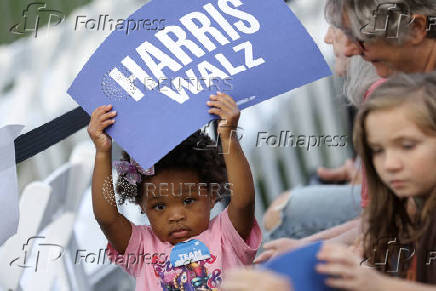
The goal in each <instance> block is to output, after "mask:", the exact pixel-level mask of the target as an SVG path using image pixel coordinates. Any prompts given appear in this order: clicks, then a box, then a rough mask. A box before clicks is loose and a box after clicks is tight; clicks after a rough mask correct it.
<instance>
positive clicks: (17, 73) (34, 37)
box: [0, 0, 352, 291]
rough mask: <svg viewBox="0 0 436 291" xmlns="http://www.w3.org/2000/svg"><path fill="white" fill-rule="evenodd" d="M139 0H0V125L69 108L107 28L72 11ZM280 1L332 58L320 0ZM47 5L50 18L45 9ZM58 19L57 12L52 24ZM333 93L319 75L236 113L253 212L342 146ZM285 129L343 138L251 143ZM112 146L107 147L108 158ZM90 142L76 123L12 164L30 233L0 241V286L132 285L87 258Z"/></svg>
mask: <svg viewBox="0 0 436 291" xmlns="http://www.w3.org/2000/svg"><path fill="white" fill-rule="evenodd" d="M154 1H159V0H154ZM147 2H148V1H146V0H116V1H112V0H104V1H103V0H94V1H90V0H74V1H72V0H69V1H67V0H47V1H40V2H32V1H24V0H2V1H1V2H0V11H1V16H2V17H1V18H0V23H1V30H0V76H1V78H0V126H3V125H6V124H23V125H25V128H24V131H23V132H22V133H25V132H29V131H31V130H32V129H34V128H36V127H39V126H41V125H43V124H45V123H47V122H49V121H51V120H53V119H54V118H56V117H58V116H60V115H62V114H64V113H65V112H67V111H70V110H72V109H74V108H76V107H77V106H78V105H77V103H76V102H75V101H73V100H72V98H71V97H70V96H69V95H68V94H67V93H66V91H67V89H68V87H69V86H70V85H71V83H72V81H73V79H74V78H75V76H76V75H77V73H78V72H79V71H80V69H81V68H82V67H83V65H84V64H85V62H86V61H87V60H88V58H89V57H90V56H91V55H92V53H93V52H94V50H95V49H96V48H97V47H98V46H99V44H100V43H101V42H102V41H103V40H104V39H105V38H106V37H107V36H108V35H109V34H110V31H109V30H106V31H101V30H100V31H98V30H85V29H84V28H83V26H82V27H79V28H78V29H75V24H76V19H77V16H81V15H84V16H86V17H87V18H89V19H90V18H94V19H98V17H99V15H106V14H108V15H110V17H111V18H113V19H118V18H127V17H128V16H129V15H130V14H131V13H133V12H134V11H135V10H136V9H138V8H140V7H141V6H142V5H144V4H145V3H147ZM287 4H288V6H289V7H290V9H292V11H293V12H294V13H295V14H296V15H297V17H298V18H299V19H300V20H301V22H302V23H303V25H304V26H305V27H306V29H307V30H308V32H309V33H310V34H311V36H312V37H313V39H314V41H315V42H316V43H317V44H318V46H319V48H320V49H321V52H322V53H323V55H324V56H325V59H326V60H327V62H328V63H329V64H330V65H332V64H333V61H334V55H333V51H332V48H331V47H330V46H328V45H326V44H324V42H323V38H324V34H325V32H326V31H327V28H328V25H327V24H326V22H325V20H324V17H323V5H324V3H323V1H320V0H293V1H288V2H287ZM29 5H30V6H29ZM50 14H51V15H53V14H54V15H57V16H58V17H57V18H56V17H52V18H50V17H49V15H50ZM37 16H38V18H37V19H38V23H37V28H38V29H37V30H35V29H34V27H35V25H34V23H35V17H37ZM60 19H63V21H62V22H61V23H58V22H60V21H59V20H60ZM26 21H27V24H26ZM29 23H31V24H33V25H30V24H29ZM32 28H33V29H32ZM277 29H280V27H278V28H277ZM289 78H292V76H289ZM341 92H342V91H341V80H340V79H338V78H336V77H329V78H324V79H321V80H319V81H317V82H315V83H313V84H310V85H306V86H304V87H302V88H299V89H296V90H293V91H291V92H288V93H285V94H283V95H281V96H278V97H276V98H273V99H272V100H269V101H266V102H263V103H262V104H261V105H259V106H254V107H250V108H248V109H246V110H244V111H243V112H242V115H241V119H240V124H239V125H240V127H241V128H242V130H241V132H242V134H243V138H242V139H241V144H242V147H243V149H244V152H245V153H246V156H247V158H248V160H249V162H250V165H251V169H252V172H253V176H254V180H255V183H256V199H257V201H256V217H257V219H258V221H261V220H262V215H263V213H264V211H265V209H266V208H267V206H268V205H269V204H270V203H271V201H272V200H273V199H274V198H275V197H276V196H278V195H279V194H280V193H282V192H283V191H285V190H288V189H291V188H293V187H296V186H299V185H306V184H308V183H309V177H310V175H311V174H313V173H314V172H315V170H316V168H317V167H319V166H326V167H335V166H339V165H341V164H342V163H343V162H344V161H345V159H347V158H349V157H350V156H351V155H352V149H351V137H350V125H351V122H350V120H349V114H348V109H347V104H346V101H345V99H344V97H343V96H342V93H341ZM286 131H290V132H292V134H293V135H295V136H298V135H300V134H301V135H305V136H311V135H313V136H321V135H324V136H326V135H331V136H347V143H346V146H343V147H341V146H338V147H328V146H326V145H322V146H318V147H311V148H310V149H309V150H308V149H307V148H306V147H272V146H267V145H265V144H263V145H262V146H260V147H259V146H256V140H257V137H258V134H259V132H268V134H275V135H277V136H279V135H280V133H281V132H286ZM120 150H121V149H120V148H119V147H118V146H116V145H115V146H114V159H116V157H117V156H118V155H119V152H120ZM93 151H94V149H93V144H92V143H91V141H90V139H89V137H88V135H87V132H86V128H83V129H81V130H80V131H78V132H77V133H75V134H73V135H71V136H69V137H68V138H66V139H65V140H63V141H61V142H59V143H57V144H56V145H54V146H52V147H50V148H49V149H47V150H45V151H44V152H41V153H39V154H37V155H36V156H34V157H32V158H30V159H28V160H26V161H24V162H21V163H19V164H18V165H17V171H18V180H19V191H20V193H22V194H21V197H20V211H21V213H20V227H24V228H28V229H27V234H34V235H38V237H39V238H33V239H32V242H31V243H28V244H27V245H24V244H25V242H26V241H27V240H29V237H26V236H20V237H15V238H14V240H10V241H8V242H6V243H5V244H4V245H3V246H2V247H1V248H0V267H1V268H0V290H2V288H3V290H38V291H40V290H134V280H133V279H132V278H130V277H129V276H128V274H127V273H125V272H124V271H122V270H121V269H120V268H119V267H116V266H114V265H112V264H110V263H109V262H108V260H107V258H106V260H105V261H103V262H102V260H103V259H101V258H97V256H98V254H99V253H101V251H100V250H102V249H104V248H105V247H106V240H105V238H104V236H103V234H102V233H101V231H100V229H99V227H98V225H97V224H96V222H95V220H94V216H93V212H92V205H91V196H90V189H89V187H90V178H91V174H92V169H93V158H94V157H93ZM114 175H115V173H114ZM120 212H121V213H123V214H125V215H126V216H127V217H128V218H129V219H131V220H132V221H134V222H135V223H137V224H141V223H146V222H147V219H146V217H145V216H144V215H141V214H140V211H139V208H137V207H135V206H133V205H127V206H123V207H121V208H120ZM22 225H25V226H22ZM20 227H19V229H20ZM32 227H33V228H32ZM24 233H26V232H24ZM48 241H49V242H50V243H52V244H56V245H58V246H61V247H62V256H61V258H60V259H56V260H54V259H53V258H56V250H55V248H51V249H50V250H43V249H42V248H41V245H43V242H46V243H47V242H48ZM78 250H82V251H81V252H80V253H79V252H78ZM44 251H45V252H47V255H46V256H45V257H46V258H48V259H46V260H48V261H50V258H52V261H55V262H54V263H53V262H52V263H50V262H46V263H45V266H43V267H41V268H40V270H38V271H37V272H36V271H35V265H36V264H38V258H39V255H40V254H41V257H42V253H43V252H44ZM57 251H58V252H59V250H57ZM87 255H88V256H87ZM50 256H51V257H50ZM98 259H100V260H98ZM11 262H13V263H11ZM18 262H20V263H18ZM35 262H36V263H35ZM39 264H41V265H44V264H43V263H39Z"/></svg>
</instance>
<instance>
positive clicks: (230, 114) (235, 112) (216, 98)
mask: <svg viewBox="0 0 436 291" xmlns="http://www.w3.org/2000/svg"><path fill="white" fill-rule="evenodd" d="M207 105H208V106H210V107H211V108H210V109H209V113H212V114H216V115H218V116H219V117H220V118H221V120H220V122H219V123H218V133H219V134H220V136H221V138H222V139H224V140H225V139H230V138H231V136H230V135H231V134H232V131H233V132H234V135H235V137H237V136H236V130H237V128H238V120H239V116H240V115H241V113H240V111H239V108H238V105H237V104H236V102H235V100H233V99H232V97H230V96H229V95H227V94H224V93H221V92H217V95H210V100H209V101H208V102H207Z"/></svg>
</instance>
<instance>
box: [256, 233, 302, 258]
mask: <svg viewBox="0 0 436 291" xmlns="http://www.w3.org/2000/svg"><path fill="white" fill-rule="evenodd" d="M308 243H309V241H306V240H305V239H291V238H285V237H283V238H279V239H276V240H273V241H270V242H267V243H266V244H264V245H263V248H264V249H265V251H264V252H263V253H261V254H260V255H259V256H258V257H257V258H256V259H255V260H254V263H255V264H259V263H263V262H265V261H267V260H269V259H271V258H274V257H276V256H278V255H280V254H283V253H286V252H289V251H291V250H293V249H296V248H299V247H302V246H305V245H306V244H308Z"/></svg>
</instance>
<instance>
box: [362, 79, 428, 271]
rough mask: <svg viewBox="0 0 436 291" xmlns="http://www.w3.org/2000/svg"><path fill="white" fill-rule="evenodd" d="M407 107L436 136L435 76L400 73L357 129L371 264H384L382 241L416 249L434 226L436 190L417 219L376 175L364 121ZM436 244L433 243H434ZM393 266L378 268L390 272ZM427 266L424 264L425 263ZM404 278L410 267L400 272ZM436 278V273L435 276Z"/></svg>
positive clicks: (374, 100) (373, 102) (375, 99)
mask: <svg viewBox="0 0 436 291" xmlns="http://www.w3.org/2000/svg"><path fill="white" fill-rule="evenodd" d="M403 105H407V106H408V107H407V110H408V114H410V117H411V118H412V119H413V121H414V122H416V124H417V126H418V128H420V129H421V130H422V131H423V132H425V133H426V134H429V135H432V136H436V75H435V74H434V73H433V74H411V75H406V74H398V75H397V76H395V77H393V78H392V79H390V80H388V81H387V82H386V83H384V84H383V85H381V86H380V87H379V88H377V89H376V90H375V91H374V93H373V94H372V95H371V98H370V99H369V100H368V101H367V102H366V103H365V104H364V105H363V106H362V107H361V109H360V111H359V113H358V115H357V118H356V122H355V126H354V129H355V130H354V143H355V145H356V149H357V151H358V153H359V155H360V157H361V158H362V162H363V166H364V169H365V173H366V177H367V185H368V194H369V197H370V203H369V205H368V207H367V208H366V209H365V211H364V217H365V218H366V219H367V222H368V225H367V229H366V231H365V244H364V250H365V257H366V258H369V259H370V262H371V263H374V262H377V261H378V262H380V260H382V261H383V256H384V255H385V254H386V253H385V252H380V253H379V254H378V255H377V254H376V255H374V254H373V250H375V249H377V250H380V249H381V250H384V249H387V246H386V244H385V242H382V241H381V239H383V238H391V239H392V238H398V239H399V241H400V242H401V243H403V244H406V245H410V246H415V245H416V244H417V243H418V241H419V240H420V239H421V238H422V236H423V234H424V233H425V231H426V230H428V228H429V227H430V226H431V221H432V219H434V214H435V210H436V189H434V190H433V192H431V193H429V195H426V196H425V197H424V199H423V200H424V201H423V203H422V208H420V209H419V210H418V211H417V213H416V217H415V218H414V219H411V218H410V216H409V214H408V212H407V203H408V199H407V198H399V197H397V196H396V195H395V194H394V192H393V191H392V190H391V189H390V188H388V187H387V186H386V185H385V184H384V183H383V182H382V180H381V179H380V177H379V176H378V175H377V172H376V169H375V166H374V164H373V161H372V154H371V150H370V147H369V145H368V141H367V136H366V132H365V121H366V118H367V117H368V115H369V114H370V113H371V112H374V111H380V110H388V109H392V108H395V107H398V106H403ZM433 243H434V242H433ZM390 264H391V263H388V264H386V265H378V267H377V268H378V269H379V270H380V271H382V272H387V270H388V268H390V267H392V266H390ZM424 264H425V263H424ZM399 271H400V275H401V276H402V277H404V276H405V272H406V271H407V266H406V265H405V266H403V268H402V269H400V270H399ZM433 275H434V276H436V273H435V274H433Z"/></svg>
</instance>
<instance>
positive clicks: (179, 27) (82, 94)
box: [68, 0, 331, 168]
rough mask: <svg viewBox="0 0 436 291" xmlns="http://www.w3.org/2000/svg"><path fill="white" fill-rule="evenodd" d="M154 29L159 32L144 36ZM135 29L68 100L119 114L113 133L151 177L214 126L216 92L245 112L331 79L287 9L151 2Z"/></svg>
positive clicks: (118, 34) (237, 0)
mask: <svg viewBox="0 0 436 291" xmlns="http://www.w3.org/2000/svg"><path fill="white" fill-rule="evenodd" d="M150 19H159V25H156V27H155V29H157V30H154V31H153V30H145V29H139V28H142V27H141V25H142V26H144V24H145V23H146V21H147V20H148V21H149V20H150ZM141 20H142V21H141ZM147 24H150V23H147ZM129 26H130V27H131V28H133V27H135V28H136V30H134V31H130V33H127V32H129V31H128V30H126V29H120V30H115V31H114V32H112V33H111V35H110V36H109V37H108V38H107V39H106V40H105V41H104V42H103V43H102V44H101V45H100V47H99V48H98V49H97V50H96V52H95V53H94V54H93V55H92V56H91V58H90V59H89V61H88V62H87V63H86V65H85V66H84V67H83V69H82V71H81V72H80V73H79V74H78V76H77V77H76V79H75V80H74V82H73V84H72V86H71V87H70V88H69V90H68V93H69V94H70V95H71V96H72V97H73V99H75V100H76V101H77V102H78V103H79V105H81V106H82V107H83V108H84V109H85V110H86V111H87V112H88V113H90V114H91V113H92V112H93V111H94V110H95V109H96V108H97V107H98V106H101V105H106V104H112V105H113V108H114V110H116V111H117V112H118V117H117V122H116V123H115V124H114V125H113V126H111V127H110V128H108V129H107V133H108V134H109V135H110V136H112V137H113V138H114V139H115V140H116V141H117V143H118V144H120V145H121V146H122V147H123V148H124V149H125V150H126V151H128V152H129V153H130V154H131V155H132V156H133V157H134V158H135V160H136V161H137V162H139V164H140V165H141V166H142V167H146V168H148V167H150V166H152V165H153V164H154V163H155V162H157V161H158V160H159V159H160V158H161V157H163V156H164V155H165V154H167V153H168V152H169V151H170V150H171V149H173V148H174V147H175V146H176V145H177V144H179V143H180V142H181V141H182V140H184V139H185V138H187V137H188V136H189V135H190V134H192V133H193V132H194V131H195V130H197V129H198V128H200V127H202V126H203V125H205V124H206V123H208V122H209V121H210V120H211V119H213V118H216V116H212V115H210V114H209V113H208V109H209V108H208V106H207V105H206V102H207V100H208V99H209V95H211V94H215V93H216V91H222V92H224V93H226V94H228V95H230V96H232V97H233V98H234V99H235V100H236V101H239V102H238V104H239V107H240V109H244V108H246V107H248V106H251V105H255V104H257V103H260V102H262V101H264V100H267V99H270V98H272V97H274V96H277V95H279V94H282V93H284V92H287V91H289V90H292V89H294V88H298V87H300V86H302V85H304V84H307V83H310V82H313V81H316V80H318V79H320V78H323V77H326V76H329V75H330V74H331V72H330V70H329V68H328V66H327V64H326V62H325V60H324V58H323V56H322V55H321V53H320V52H319V50H318V48H317V46H316V44H315V43H314V42H313V40H312V38H311V37H310V35H309V34H308V33H307V32H306V30H305V29H304V27H303V26H302V25H301V23H300V22H299V20H298V19H297V18H296V17H295V15H294V14H293V13H292V11H291V10H290V9H289V8H288V6H287V5H286V4H285V3H284V2H283V0H269V1H264V0H250V1H248V0H242V1H241V0H209V1H204V0H189V1H174V0H154V1H152V2H151V3H149V4H147V5H145V6H144V7H142V8H140V9H139V10H137V11H136V12H135V13H134V14H132V15H131V16H130V17H129V18H128V19H126V20H125V22H124V27H129Z"/></svg>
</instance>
